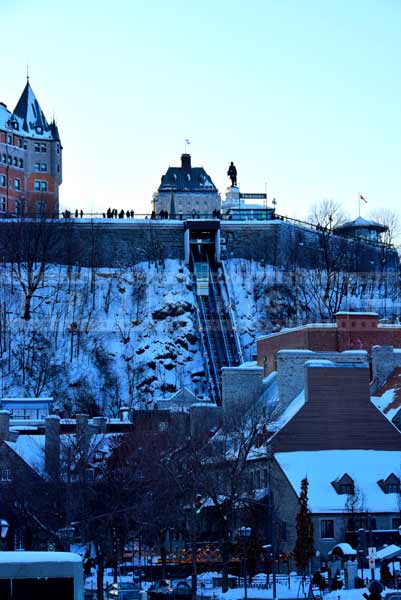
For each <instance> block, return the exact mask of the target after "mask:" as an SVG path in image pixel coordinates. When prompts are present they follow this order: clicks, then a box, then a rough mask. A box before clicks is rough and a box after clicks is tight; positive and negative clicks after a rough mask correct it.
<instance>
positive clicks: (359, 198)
mask: <svg viewBox="0 0 401 600" xmlns="http://www.w3.org/2000/svg"><path fill="white" fill-rule="evenodd" d="M358 204H359V215H358V216H361V194H358Z"/></svg>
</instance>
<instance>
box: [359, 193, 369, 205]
mask: <svg viewBox="0 0 401 600" xmlns="http://www.w3.org/2000/svg"><path fill="white" fill-rule="evenodd" d="M359 198H360V199H361V200H363V201H364V202H365V204H367V203H368V201H367V200H366V198H364V197H363V196H362V194H359Z"/></svg>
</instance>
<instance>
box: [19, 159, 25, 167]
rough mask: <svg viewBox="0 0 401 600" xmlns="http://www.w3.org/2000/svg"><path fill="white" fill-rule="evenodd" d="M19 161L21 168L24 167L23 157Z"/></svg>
mask: <svg viewBox="0 0 401 600" xmlns="http://www.w3.org/2000/svg"><path fill="white" fill-rule="evenodd" d="M18 163H19V165H18V166H19V168H20V169H23V168H24V161H23V160H22V158H20V159H19V161H18Z"/></svg>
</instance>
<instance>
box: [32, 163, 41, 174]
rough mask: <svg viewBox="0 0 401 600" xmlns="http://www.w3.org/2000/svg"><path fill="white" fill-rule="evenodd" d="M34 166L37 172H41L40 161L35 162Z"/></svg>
mask: <svg viewBox="0 0 401 600" xmlns="http://www.w3.org/2000/svg"><path fill="white" fill-rule="evenodd" d="M33 168H34V170H35V171H36V173H39V171H40V163H38V162H37V163H35V164H34V167H33Z"/></svg>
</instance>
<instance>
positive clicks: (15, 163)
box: [0, 79, 62, 216]
mask: <svg viewBox="0 0 401 600" xmlns="http://www.w3.org/2000/svg"><path fill="white" fill-rule="evenodd" d="M61 182H62V146H61V141H60V135H59V132H58V129H57V125H56V123H55V121H54V120H53V121H52V122H51V123H50V124H49V123H48V122H47V120H46V117H45V115H44V113H43V111H42V109H41V107H40V104H39V102H38V101H37V99H36V96H35V94H34V93H33V90H32V88H31V86H30V83H29V79H28V80H27V83H26V86H25V88H24V91H23V92H22V95H21V97H20V99H19V101H18V103H17V106H16V107H15V109H14V111H13V112H10V111H9V110H8V109H7V106H6V105H5V104H4V103H3V102H0V215H10V216H12V215H21V214H26V215H36V216H38V215H41V214H47V215H57V214H58V211H59V186H60V185H61Z"/></svg>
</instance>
